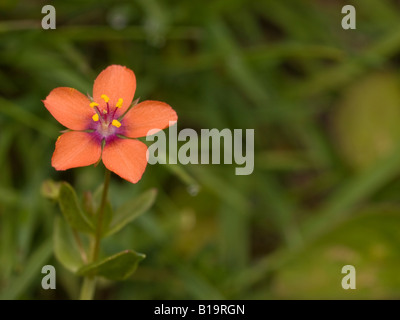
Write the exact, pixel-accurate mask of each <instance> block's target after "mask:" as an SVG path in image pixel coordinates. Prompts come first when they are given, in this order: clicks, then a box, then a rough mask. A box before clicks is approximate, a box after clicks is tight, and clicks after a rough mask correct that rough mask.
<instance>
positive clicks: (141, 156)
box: [102, 139, 147, 183]
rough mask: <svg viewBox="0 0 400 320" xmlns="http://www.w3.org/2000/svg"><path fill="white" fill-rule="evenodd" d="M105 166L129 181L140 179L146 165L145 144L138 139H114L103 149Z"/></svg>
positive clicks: (134, 181) (133, 181)
mask: <svg viewBox="0 0 400 320" xmlns="http://www.w3.org/2000/svg"><path fill="white" fill-rule="evenodd" d="M102 158H103V163H104V165H105V166H106V168H107V169H108V170H110V171H112V172H114V173H116V174H117V175H119V176H120V177H121V178H123V179H125V180H128V181H129V182H132V183H136V182H138V181H139V180H140V178H141V177H142V175H143V172H144V170H145V169H146V165H147V146H146V145H145V144H144V143H143V142H140V141H138V140H131V139H115V140H114V141H112V142H109V143H106V145H105V147H104V150H103V156H102Z"/></svg>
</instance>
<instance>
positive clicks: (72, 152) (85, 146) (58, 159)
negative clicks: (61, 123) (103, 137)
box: [51, 131, 101, 170]
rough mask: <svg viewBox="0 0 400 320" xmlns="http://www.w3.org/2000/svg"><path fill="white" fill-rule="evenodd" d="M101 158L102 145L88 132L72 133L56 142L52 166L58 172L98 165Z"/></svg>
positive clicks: (63, 135) (64, 135) (65, 134)
mask: <svg viewBox="0 0 400 320" xmlns="http://www.w3.org/2000/svg"><path fill="white" fill-rule="evenodd" d="M100 156H101V144H100V143H99V141H98V139H96V138H95V137H93V136H92V135H91V134H90V133H87V132H78V131H71V132H67V133H64V134H62V135H61V136H60V137H59V138H58V140H57V142H56V150H55V151H54V153H53V158H52V159H51V164H52V166H53V167H54V168H55V169H56V170H67V169H70V168H75V167H84V166H89V165H91V164H94V163H96V162H97V161H98V160H99V159H100Z"/></svg>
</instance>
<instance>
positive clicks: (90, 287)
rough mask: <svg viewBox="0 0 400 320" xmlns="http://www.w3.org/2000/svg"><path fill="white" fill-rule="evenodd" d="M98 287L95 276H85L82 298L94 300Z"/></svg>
mask: <svg viewBox="0 0 400 320" xmlns="http://www.w3.org/2000/svg"><path fill="white" fill-rule="evenodd" d="M95 288H96V278H95V277H85V278H84V279H83V284H82V288H81V296H80V299H81V300H92V299H93V296H94V291H95Z"/></svg>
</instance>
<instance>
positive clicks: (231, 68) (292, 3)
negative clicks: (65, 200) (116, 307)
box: [0, 0, 400, 299]
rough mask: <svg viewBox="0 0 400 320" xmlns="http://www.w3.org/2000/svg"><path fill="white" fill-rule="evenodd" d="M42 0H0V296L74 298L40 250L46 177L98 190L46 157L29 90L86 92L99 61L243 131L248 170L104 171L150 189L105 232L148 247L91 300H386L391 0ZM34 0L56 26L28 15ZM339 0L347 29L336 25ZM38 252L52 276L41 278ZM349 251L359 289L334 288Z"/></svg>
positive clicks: (48, 136) (392, 243) (394, 277)
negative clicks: (151, 193)
mask: <svg viewBox="0 0 400 320" xmlns="http://www.w3.org/2000/svg"><path fill="white" fill-rule="evenodd" d="M48 2H49V1H47V2H46V1H34V0H21V1H18V0H13V1H8V0H7V1H1V3H0V298H3V299H68V298H76V297H77V296H78V292H79V286H80V281H81V279H78V278H76V277H75V276H73V275H72V274H71V273H70V271H68V270H66V269H65V268H63V267H62V266H61V265H60V264H59V263H58V262H57V260H56V259H55V257H54V254H53V239H52V234H53V227H54V219H56V218H57V217H58V216H60V215H61V213H60V210H59V208H58V207H57V205H56V204H55V203H53V202H51V201H50V200H48V199H46V198H45V197H43V196H42V195H41V188H42V184H43V182H44V181H46V180H47V179H53V180H55V181H61V180H65V181H68V182H69V183H71V184H73V185H74V186H75V187H76V189H77V190H78V191H79V192H80V193H82V192H84V191H87V190H91V191H95V188H96V187H97V186H98V185H99V184H100V183H101V181H102V175H103V172H102V168H101V167H97V168H95V167H93V166H92V167H87V168H78V169H73V170H69V171H66V172H56V171H55V170H54V169H53V168H52V167H51V164H50V160H51V156H52V152H53V150H54V143H55V141H56V139H57V136H58V135H59V131H61V130H63V128H62V127H61V126H60V125H59V124H58V123H57V122H56V121H55V120H54V119H53V118H52V116H51V115H50V114H49V113H48V112H47V110H46V109H45V108H44V106H43V104H42V102H41V100H43V99H44V98H45V97H46V95H47V94H48V93H49V92H50V91H51V90H52V89H53V88H55V87H59V86H67V87H74V88H76V89H78V90H80V91H82V92H85V93H86V92H87V93H89V94H91V92H90V91H91V88H92V84H93V80H94V79H95V77H96V75H97V74H98V73H99V72H100V71H101V70H103V69H104V68H105V67H106V66H108V65H110V64H122V65H126V66H128V67H129V68H131V69H132V70H134V72H135V74H136V78H137V93H136V97H141V100H148V99H154V100H161V101H165V102H167V103H169V104H170V105H171V106H173V108H174V109H175V110H176V111H177V113H178V115H179V121H178V130H181V129H184V128H193V129H195V130H196V131H197V132H199V133H200V129H207V128H209V129H211V128H217V129H223V128H230V129H246V128H249V129H254V130H255V169H254V172H253V173H252V174H251V175H248V176H236V175H235V170H234V168H235V166H236V165H235V164H233V165H224V164H221V165H200V164H199V165H186V166H183V165H160V164H158V165H149V166H148V168H147V170H146V172H145V174H144V177H143V179H142V180H141V181H140V182H139V183H138V184H136V185H132V184H129V183H128V182H126V181H122V180H120V179H119V178H118V177H117V176H115V175H114V176H113V177H112V183H111V188H110V197H111V199H112V201H111V203H112V204H113V205H115V206H116V207H119V206H120V205H121V204H122V203H125V202H126V201H128V200H129V199H132V198H134V197H135V196H137V195H139V194H141V193H142V192H143V191H145V190H148V189H151V188H156V189H157V190H158V193H157V199H156V202H155V205H154V206H153V207H152V208H151V210H150V211H149V212H147V213H146V214H143V215H141V216H140V217H138V218H137V220H135V222H134V223H133V224H131V225H128V226H126V227H125V228H124V229H122V231H121V232H120V233H118V234H116V235H114V236H111V237H109V238H107V239H105V240H104V242H103V245H104V247H105V251H107V252H110V253H112V252H118V251H121V250H122V249H125V248H132V249H134V250H135V251H136V250H137V251H138V252H143V253H145V254H146V257H147V258H146V259H145V260H143V261H142V262H141V264H140V266H139V268H138V269H137V271H136V273H135V274H134V275H133V276H131V277H129V278H128V280H127V281H124V282H116V283H110V282H107V281H104V282H102V283H101V285H100V286H99V290H98V292H97V296H96V297H97V298H99V299H220V298H228V299H251V298H255V299H266V298H268V299H280V298H327V299H329V298H346V299H347V298H349V299H353V298H390V299H397V298H399V296H400V278H399V276H398V274H397V270H398V269H399V264H400V233H399V232H398V230H400V221H399V215H400V202H399V199H400V198H399V197H400V181H399V179H398V177H399V172H400V139H399V137H400V129H399V128H400V126H398V123H400V90H399V89H400V82H399V81H400V78H399V75H400V74H399V56H400V24H399V21H400V4H399V2H398V1H394V0H393V1H391V0H363V1H326V0H319V1H311V0H309V1H305V0H285V1H281V0H215V1H200V0H193V1H178V0H165V1H161V0H137V1H122V0H121V1H112V0H102V1H98V0H97V1H94V0H86V1H61V0H54V1H51V3H48ZM46 4H51V5H53V6H54V7H55V8H56V12H57V29H56V30H43V29H42V28H41V19H42V17H43V16H44V15H43V14H42V13H41V9H42V6H44V5H46ZM345 4H352V5H354V6H355V7H356V10H357V29H356V30H343V29H342V27H341V19H342V17H343V15H342V14H341V9H342V7H343V6H344V5H345ZM167 131H168V130H167ZM182 144H183V142H180V145H182ZM72 249H73V248H72ZM46 264H52V265H54V266H55V267H56V270H57V289H56V290H47V291H45V290H43V289H42V288H41V286H40V281H41V278H42V276H43V275H42V274H41V268H42V266H44V265H46ZM345 264H351V265H354V266H355V267H356V270H357V289H356V290H347V291H346V290H343V289H342V288H341V279H342V277H343V276H344V275H343V274H341V268H342V267H343V265H345Z"/></svg>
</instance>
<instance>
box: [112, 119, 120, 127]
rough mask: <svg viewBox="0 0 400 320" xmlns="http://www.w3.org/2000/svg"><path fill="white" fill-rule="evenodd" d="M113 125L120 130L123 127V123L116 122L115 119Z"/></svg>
mask: <svg viewBox="0 0 400 320" xmlns="http://www.w3.org/2000/svg"><path fill="white" fill-rule="evenodd" d="M111 124H112V125H113V126H114V127H117V128H119V127H120V126H121V122H119V121H118V120H115V119H114V120H113V121H112V122H111Z"/></svg>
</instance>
